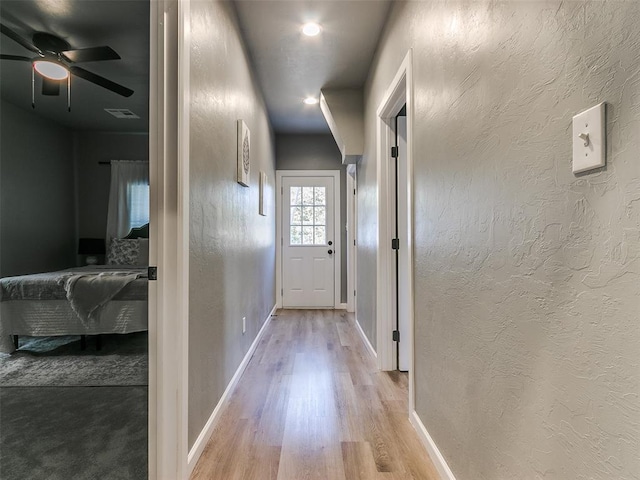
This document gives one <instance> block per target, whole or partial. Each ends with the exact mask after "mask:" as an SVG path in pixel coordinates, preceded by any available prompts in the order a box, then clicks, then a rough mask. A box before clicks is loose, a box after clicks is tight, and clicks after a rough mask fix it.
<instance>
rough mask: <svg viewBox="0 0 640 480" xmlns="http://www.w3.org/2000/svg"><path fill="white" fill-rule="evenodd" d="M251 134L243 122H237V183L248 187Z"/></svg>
mask: <svg viewBox="0 0 640 480" xmlns="http://www.w3.org/2000/svg"><path fill="white" fill-rule="evenodd" d="M250 151H251V132H250V131H249V127H247V124H246V123H244V121H243V120H238V183H239V184H240V185H243V186H245V187H248V186H249V173H250V170H251V161H250V160H251V156H250Z"/></svg>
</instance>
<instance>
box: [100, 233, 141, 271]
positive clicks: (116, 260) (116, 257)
mask: <svg viewBox="0 0 640 480" xmlns="http://www.w3.org/2000/svg"><path fill="white" fill-rule="evenodd" d="M139 251H140V244H139V243H138V240H137V239H134V240H130V239H127V238H113V239H111V245H109V255H107V264H108V265H137V262H138V252H139Z"/></svg>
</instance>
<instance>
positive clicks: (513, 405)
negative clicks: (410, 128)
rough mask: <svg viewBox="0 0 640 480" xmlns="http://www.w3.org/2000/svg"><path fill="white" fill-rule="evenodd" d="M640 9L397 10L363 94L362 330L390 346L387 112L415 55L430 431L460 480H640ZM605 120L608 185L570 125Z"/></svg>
mask: <svg viewBox="0 0 640 480" xmlns="http://www.w3.org/2000/svg"><path fill="white" fill-rule="evenodd" d="M638 25H640V3H638V2H631V1H629V2H622V1H610V2H601V1H579V2H572V1H565V2H560V1H549V2H542V1H529V2H526V1H523V2H515V1H514V2H471V1H469V2H461V1H448V2H408V3H405V2H396V3H395V4H394V8H393V10H392V14H391V18H390V20H389V23H388V25H387V28H386V30H385V34H384V37H383V40H382V41H381V44H380V48H379V51H378V55H377V57H376V58H377V59H376V62H375V63H374V66H373V68H372V75H371V77H370V79H369V82H368V85H367V105H366V107H367V109H366V122H367V126H366V132H367V146H366V155H365V157H364V160H363V163H362V165H360V167H359V172H358V173H359V175H358V181H359V187H360V189H359V208H360V210H359V214H360V218H359V226H360V232H359V245H360V248H359V257H358V267H359V274H358V280H359V285H358V292H359V295H358V309H359V310H358V319H359V320H360V321H361V322H362V323H363V327H364V330H365V332H366V333H367V335H369V338H370V340H371V341H372V343H373V342H374V341H375V326H374V322H375V280H373V279H374V278H375V249H376V245H375V244H376V241H375V238H376V235H375V232H376V228H377V225H376V221H375V218H376V213H375V212H376V203H377V199H376V191H375V183H376V172H375V156H374V147H375V129H374V122H375V112H376V108H377V107H378V105H379V103H380V101H381V99H382V95H383V94H384V91H385V89H386V87H387V86H388V85H389V83H390V82H391V80H392V78H393V76H394V74H395V73H396V71H397V69H398V67H399V66H400V63H401V61H402V59H403V57H404V56H405V54H406V52H407V50H408V49H409V48H413V54H414V64H413V65H414V81H415V85H414V94H415V103H414V107H415V117H414V118H415V124H414V125H415V130H414V136H413V141H414V147H413V151H414V153H415V170H414V182H415V183H414V185H415V219H414V220H415V238H414V245H415V247H414V248H415V257H414V258H415V271H414V278H415V288H416V297H415V305H414V309H415V320H416V340H415V347H416V366H415V374H416V396H417V404H416V409H417V412H418V414H419V416H420V418H421V419H422V421H423V422H424V424H425V425H426V427H427V429H428V430H429V432H430V434H431V435H432V437H433V438H434V440H435V442H436V444H437V445H438V447H439V448H440V450H441V451H442V453H443V454H444V456H445V458H446V459H447V461H448V462H449V465H450V466H451V468H452V470H453V472H454V473H455V475H456V476H457V478H458V479H460V480H464V479H478V480H480V479H486V480H499V479H505V480H506V479H534V478H544V479H546V480H572V479H586V478H590V479H602V480H611V479H616V480H623V479H638V478H640V460H639V458H640V456H639V455H638V452H639V451H640V445H639V438H640V425H639V421H640V402H639V395H640V386H639V384H640V368H639V367H638V365H639V363H640V349H639V348H638V346H639V345H640V321H639V320H640V319H639V312H640V278H639V276H638V275H639V273H640V248H639V245H640V233H639V232H640V153H639V152H640V28H638ZM602 101H606V102H609V106H608V110H607V132H608V135H607V142H608V147H607V151H608V152H607V153H608V164H607V167H606V169H604V170H603V171H600V172H595V173H591V174H588V175H583V176H580V177H576V176H574V175H573V174H572V173H571V154H572V153H571V143H572V139H571V117H572V116H573V115H574V114H576V113H578V112H580V111H582V110H584V109H586V108H588V107H591V106H593V105H595V104H597V103H599V102H602Z"/></svg>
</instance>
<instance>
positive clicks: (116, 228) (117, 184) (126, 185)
mask: <svg viewBox="0 0 640 480" xmlns="http://www.w3.org/2000/svg"><path fill="white" fill-rule="evenodd" d="M140 192H147V193H146V198H143V197H142V195H141V193H140ZM148 192H149V163H148V162H143V161H131V160H112V161H111V188H110V190H109V210H108V213H107V243H110V242H111V239H112V238H122V237H124V236H126V235H127V233H129V230H130V229H131V227H132V226H141V225H132V220H134V221H140V219H141V218H146V219H147V220H146V221H147V222H148V218H149V197H148ZM145 209H146V212H143V210H145ZM145 213H146V215H145ZM145 223H146V222H145Z"/></svg>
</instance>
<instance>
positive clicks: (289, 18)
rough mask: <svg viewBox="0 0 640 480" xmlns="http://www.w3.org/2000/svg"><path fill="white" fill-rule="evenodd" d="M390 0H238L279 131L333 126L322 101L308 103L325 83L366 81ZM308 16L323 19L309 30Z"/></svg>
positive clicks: (343, 84)
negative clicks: (317, 29)
mask: <svg viewBox="0 0 640 480" xmlns="http://www.w3.org/2000/svg"><path fill="white" fill-rule="evenodd" d="M391 3H392V1H390V0H316V1H298V0H236V1H235V5H236V9H237V12H238V17H239V21H240V28H241V30H242V34H243V37H244V39H245V42H246V44H247V49H248V50H249V54H250V56H251V59H252V62H253V64H254V67H255V70H256V74H257V76H258V81H259V83H260V86H261V87H262V91H263V93H264V96H265V101H266V103H267V109H268V110H269V116H270V118H271V121H272V124H273V128H274V130H275V131H276V132H287V133H295V132H328V131H329V129H328V127H327V123H326V122H325V120H324V117H323V116H322V113H321V112H320V108H319V106H318V105H313V106H308V105H304V104H303V103H302V100H303V99H304V98H305V97H307V96H310V95H312V96H316V97H317V96H318V95H319V93H320V89H321V88H325V87H334V88H347V87H353V88H357V87H361V86H362V85H363V84H364V82H365V80H366V77H367V74H368V72H369V66H370V65H371V60H372V59H373V55H374V53H375V49H376V47H377V45H378V41H379V39H380V35H381V33H382V29H383V27H384V25H385V21H386V18H387V14H388V12H389V8H390V6H391ZM306 22H316V23H320V24H321V25H322V33H320V35H318V36H316V37H306V36H304V35H303V34H302V33H301V31H300V28H301V26H302V25H303V24H304V23H306Z"/></svg>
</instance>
